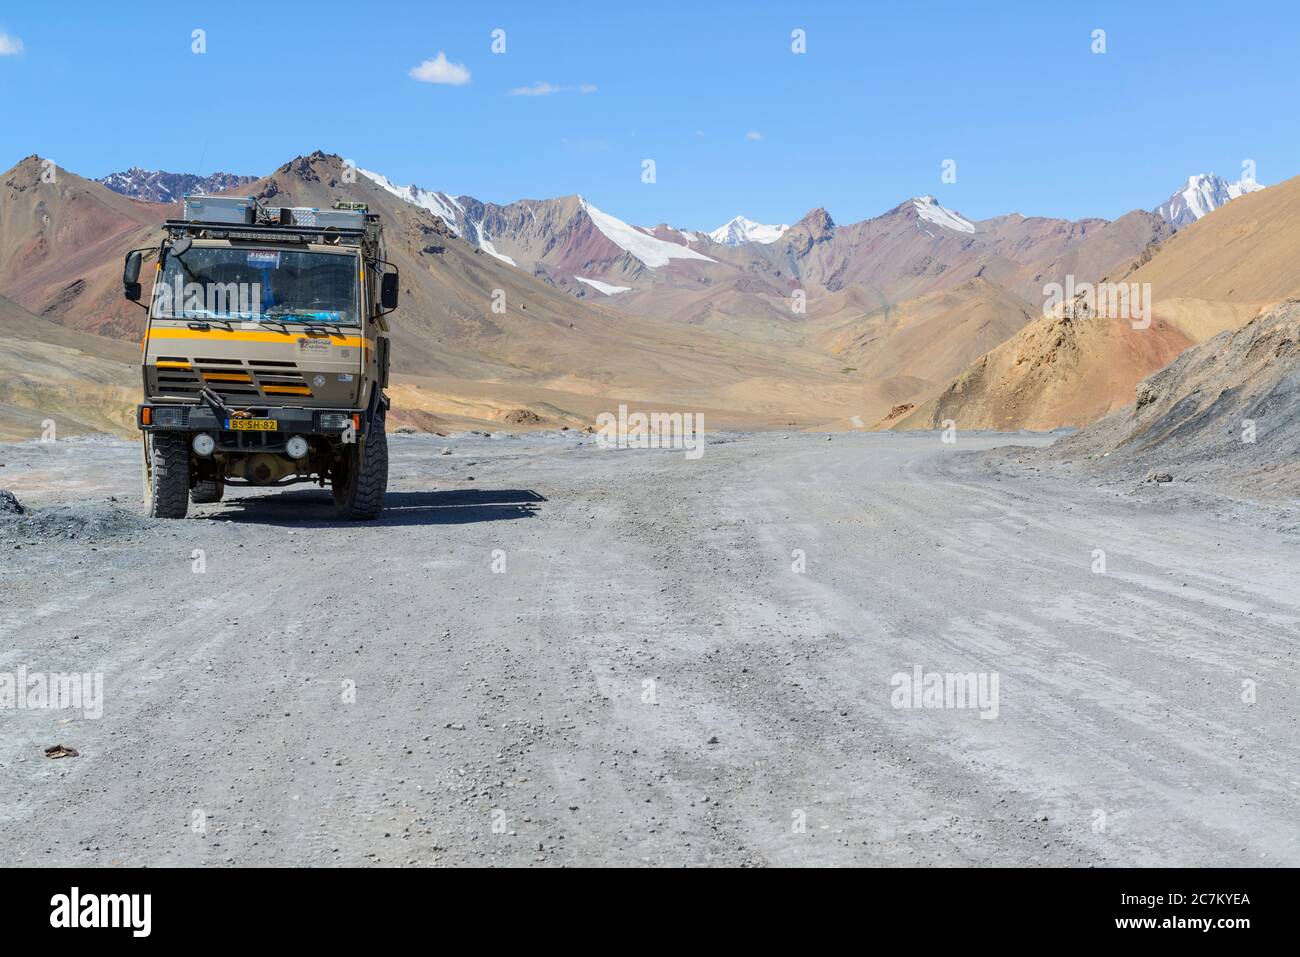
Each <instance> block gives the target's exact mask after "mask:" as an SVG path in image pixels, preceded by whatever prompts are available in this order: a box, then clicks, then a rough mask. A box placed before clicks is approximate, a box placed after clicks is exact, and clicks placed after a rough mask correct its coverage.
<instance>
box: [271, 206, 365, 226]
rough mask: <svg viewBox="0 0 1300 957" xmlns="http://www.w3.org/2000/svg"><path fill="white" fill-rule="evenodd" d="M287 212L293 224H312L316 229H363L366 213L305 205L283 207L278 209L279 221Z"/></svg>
mask: <svg viewBox="0 0 1300 957" xmlns="http://www.w3.org/2000/svg"><path fill="white" fill-rule="evenodd" d="M285 213H289V214H290V215H291V216H292V217H293V218H292V224H293V225H294V226H314V227H316V228H317V229H364V228H365V226H366V214H365V212H364V211H363V210H354V209H313V208H310V207H306V206H293V207H285V208H284V209H282V210H280V215H281V222H283V221H284V214H285Z"/></svg>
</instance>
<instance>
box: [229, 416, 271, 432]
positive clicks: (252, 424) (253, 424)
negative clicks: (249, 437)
mask: <svg viewBox="0 0 1300 957" xmlns="http://www.w3.org/2000/svg"><path fill="white" fill-rule="evenodd" d="M279 428H280V423H278V422H276V421H275V419H226V431H228V432H275V431H276V430H278V429H279Z"/></svg>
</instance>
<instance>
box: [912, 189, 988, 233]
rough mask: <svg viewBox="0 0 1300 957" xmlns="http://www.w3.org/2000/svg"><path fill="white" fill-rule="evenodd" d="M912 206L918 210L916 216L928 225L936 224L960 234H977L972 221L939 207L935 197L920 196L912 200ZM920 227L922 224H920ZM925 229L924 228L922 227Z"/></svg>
mask: <svg viewBox="0 0 1300 957" xmlns="http://www.w3.org/2000/svg"><path fill="white" fill-rule="evenodd" d="M912 206H913V208H915V210H916V215H917V216H919V217H921V219H923V220H925V221H926V222H927V223H934V225H936V226H942V227H943V228H944V229H951V230H954V231H956V232H959V233H973V232H975V224H974V223H972V222H970V220H967V219H963V218H962V217H961V216H959V215H957V214H956V213H954V212H953V211H952V210H951V209H947V208H945V207H943V206H940V205H939V201H938V200H937V199H935V198H934V197H933V196H918V197H916V199H914V200H912ZM917 225H918V226H920V225H921V224H920V223H919V222H918V223H917ZM922 228H923V229H924V227H922Z"/></svg>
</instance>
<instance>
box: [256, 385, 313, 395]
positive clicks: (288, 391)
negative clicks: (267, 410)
mask: <svg viewBox="0 0 1300 957" xmlns="http://www.w3.org/2000/svg"><path fill="white" fill-rule="evenodd" d="M262 391H263V392H269V393H271V394H272V395H311V389H309V388H307V387H306V386H302V385H264V386H262Z"/></svg>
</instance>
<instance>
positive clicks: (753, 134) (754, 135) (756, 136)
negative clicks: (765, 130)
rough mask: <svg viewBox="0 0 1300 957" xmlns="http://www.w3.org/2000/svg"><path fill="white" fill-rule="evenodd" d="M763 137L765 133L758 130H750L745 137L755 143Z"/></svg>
mask: <svg viewBox="0 0 1300 957" xmlns="http://www.w3.org/2000/svg"><path fill="white" fill-rule="evenodd" d="M762 138H763V134H762V133H760V132H759V131H758V130H750V131H749V132H748V133H746V134H745V139H747V140H749V141H750V142H753V143H757V142H758V141H759V140H761V139H762Z"/></svg>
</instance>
